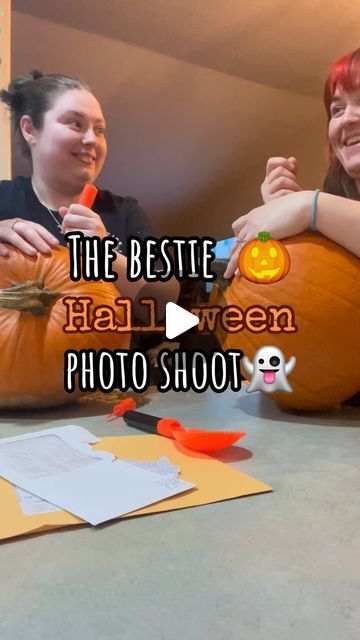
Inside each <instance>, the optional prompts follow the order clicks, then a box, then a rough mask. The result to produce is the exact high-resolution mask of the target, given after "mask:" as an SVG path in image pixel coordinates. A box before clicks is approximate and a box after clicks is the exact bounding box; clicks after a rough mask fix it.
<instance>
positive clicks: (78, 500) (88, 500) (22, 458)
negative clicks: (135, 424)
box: [0, 425, 195, 525]
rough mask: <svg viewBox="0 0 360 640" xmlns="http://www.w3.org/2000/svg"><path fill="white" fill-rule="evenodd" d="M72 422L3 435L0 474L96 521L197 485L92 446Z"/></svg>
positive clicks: (0, 444) (82, 516)
mask: <svg viewBox="0 0 360 640" xmlns="http://www.w3.org/2000/svg"><path fill="white" fill-rule="evenodd" d="M71 427H72V425H68V426H67V427H60V428H57V429H48V430H46V431H40V432H35V433H32V434H27V435H25V436H16V437H14V438H6V439H4V440H1V441H0V475H1V476H2V477H4V478H5V479H6V480H8V481H9V482H12V483H13V484H14V485H16V486H17V487H20V488H21V489H24V490H25V491H28V492H30V493H32V494H34V495H36V496H39V497H41V498H43V499H44V500H47V501H48V502H50V503H51V504H53V505H56V506H58V507H60V508H62V509H65V510H66V511H69V512H71V513H73V514H75V515H77V516H78V517H79V518H81V519H83V520H86V521H87V522H90V524H92V525H97V524H100V523H101V522H105V521H107V520H110V519H112V518H116V517H119V516H121V515H125V514H126V513H130V512H131V511H135V510H137V509H140V508H141V507H144V506H146V505H149V504H153V503H154V502H159V501H160V500H164V499H165V498H169V497H170V496H173V495H176V494H178V493H182V492H183V491H187V490H189V489H192V488H194V487H195V485H194V484H192V483H190V482H185V481H183V480H180V479H178V478H176V477H175V478H174V477H171V476H166V475H164V476H160V475H159V474H156V473H152V472H151V471H147V470H144V469H139V468H137V467H136V466H134V465H131V464H127V463H126V462H122V461H120V460H116V459H115V457H114V456H113V455H112V454H110V453H107V452H103V451H92V449H91V448H90V446H89V445H88V444H87V442H88V441H89V439H88V436H87V437H86V438H85V434H83V437H84V440H83V441H82V442H80V441H79V437H78V436H79V432H77V436H75V435H74V431H72V429H71ZM75 428H76V429H79V427H78V426H77V425H75ZM80 429H81V427H80ZM84 431H85V432H86V430H84ZM90 436H91V434H90ZM92 437H93V436H92ZM95 440H96V439H95Z"/></svg>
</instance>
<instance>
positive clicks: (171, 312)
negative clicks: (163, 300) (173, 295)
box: [165, 302, 199, 340]
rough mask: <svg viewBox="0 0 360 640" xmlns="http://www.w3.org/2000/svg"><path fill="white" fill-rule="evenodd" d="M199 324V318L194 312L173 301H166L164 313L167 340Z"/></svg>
mask: <svg viewBox="0 0 360 640" xmlns="http://www.w3.org/2000/svg"><path fill="white" fill-rule="evenodd" d="M197 324H199V318H198V317H197V316H196V315H195V314H194V313H190V312H189V311H186V309H183V308H182V307H179V305H178V304H175V303H174V302H168V303H167V305H166V314H165V334H166V337H167V338H169V340H172V338H176V336H179V335H180V334H181V333H184V332H185V331H188V329H192V328H193V327H196V325H197Z"/></svg>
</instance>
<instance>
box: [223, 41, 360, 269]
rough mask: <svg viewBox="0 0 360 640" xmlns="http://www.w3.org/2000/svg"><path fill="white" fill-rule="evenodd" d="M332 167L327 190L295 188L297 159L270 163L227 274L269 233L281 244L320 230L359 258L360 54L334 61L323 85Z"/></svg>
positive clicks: (240, 227) (238, 225)
mask: <svg viewBox="0 0 360 640" xmlns="http://www.w3.org/2000/svg"><path fill="white" fill-rule="evenodd" d="M324 103H325V108H326V112H327V116H328V142H329V152H330V163H329V170H328V174H327V176H326V178H325V181H324V185H323V190H322V191H320V190H319V189H317V190H316V191H307V190H303V189H302V188H301V187H300V186H299V185H298V183H297V177H296V171H297V167H296V158H294V157H290V158H270V159H269V160H268V162H267V166H266V177H265V180H264V182H263V184H262V185H261V194H262V197H263V201H264V203H265V204H264V205H262V206H261V207H257V208H256V209H253V210H252V211H250V212H249V213H248V214H246V215H244V216H241V217H240V218H238V219H237V220H235V222H234V223H233V225H232V227H233V230H234V234H235V236H236V239H237V240H236V242H235V244H234V246H233V250H232V256H231V259H230V261H229V264H228V267H227V269H226V272H225V274H224V275H225V277H227V278H230V277H231V276H232V275H233V274H234V272H235V270H236V267H237V258H238V254H239V251H240V249H241V247H242V245H243V244H244V243H246V242H248V241H249V240H252V239H253V238H256V237H257V234H258V233H259V231H263V230H264V229H266V230H267V231H269V233H270V234H271V236H272V237H273V238H275V239H277V240H281V239H283V238H286V237H289V236H292V235H296V234H298V233H302V232H304V231H306V230H309V229H311V230H316V231H319V232H320V233H322V234H323V235H325V236H327V237H328V238H330V239H331V240H334V241H335V242H337V243H338V244H340V245H342V246H343V247H345V248H346V249H348V250H349V251H351V252H352V253H354V254H355V255H356V256H358V257H360V203H359V200H360V49H357V50H356V51H353V52H352V53H348V54H346V55H345V56H343V57H342V58H340V59H339V60H336V61H335V62H334V63H333V65H332V66H331V68H330V72H329V75H328V78H327V80H326V83H325V91H324Z"/></svg>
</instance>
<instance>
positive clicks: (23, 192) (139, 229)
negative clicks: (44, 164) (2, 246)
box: [0, 176, 153, 255]
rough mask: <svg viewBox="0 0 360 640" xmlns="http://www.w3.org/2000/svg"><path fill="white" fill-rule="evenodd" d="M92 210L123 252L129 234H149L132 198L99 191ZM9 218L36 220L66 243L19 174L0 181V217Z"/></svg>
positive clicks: (138, 206)
mask: <svg viewBox="0 0 360 640" xmlns="http://www.w3.org/2000/svg"><path fill="white" fill-rule="evenodd" d="M92 210H93V211H95V212H96V213H98V214H99V216H100V217H101V220H102V222H103V224H104V226H105V229H106V230H107V231H108V233H109V234H111V235H112V236H113V237H114V238H116V239H117V241H118V243H119V244H118V249H119V251H121V252H122V253H123V254H124V255H126V249H127V246H126V245H127V239H128V238H129V236H139V237H140V238H141V239H143V238H145V237H146V236H151V235H153V234H152V229H151V224H150V221H149V218H148V217H147V215H146V213H145V212H144V210H143V209H142V208H141V207H140V205H139V203H138V201H137V200H135V198H131V197H130V196H127V197H124V198H123V197H121V196H116V195H114V194H113V193H111V191H107V190H99V191H98V193H97V196H96V198H95V202H94V204H93V206H92ZM53 214H54V216H55V218H56V219H57V220H58V221H59V223H60V224H61V216H60V215H59V214H58V213H57V212H56V211H54V212H53ZM9 218H23V219H24V220H30V221H31V222H37V223H38V224H41V225H42V226H43V227H45V228H46V229H47V230H48V231H50V233H52V234H53V235H54V236H55V237H56V238H58V240H60V242H61V244H63V245H66V242H65V240H64V237H63V235H62V233H61V232H60V229H59V227H58V225H57V224H56V222H55V220H54V218H53V217H52V216H51V214H50V213H49V211H48V210H47V209H46V207H44V205H42V204H41V202H39V200H38V198H37V196H36V195H35V192H34V190H33V188H32V184H31V179H30V178H24V177H22V176H19V177H17V178H15V179H14V180H3V181H1V182H0V220H8V219H9Z"/></svg>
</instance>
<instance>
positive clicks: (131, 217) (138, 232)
mask: <svg viewBox="0 0 360 640" xmlns="http://www.w3.org/2000/svg"><path fill="white" fill-rule="evenodd" d="M126 200H127V201H128V205H129V209H128V215H127V219H126V236H127V238H129V237H130V236H139V237H140V239H141V240H143V239H144V238H147V237H149V236H151V235H153V231H152V225H151V222H150V218H149V217H148V215H147V214H146V213H145V211H144V209H142V207H140V205H139V203H138V201H137V200H135V198H130V197H129V198H126Z"/></svg>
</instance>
